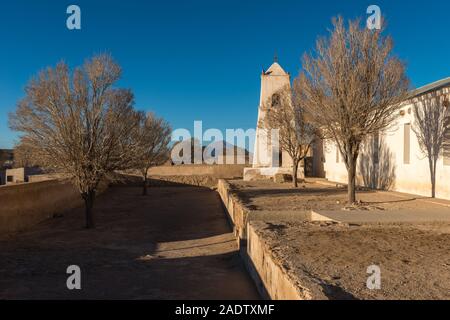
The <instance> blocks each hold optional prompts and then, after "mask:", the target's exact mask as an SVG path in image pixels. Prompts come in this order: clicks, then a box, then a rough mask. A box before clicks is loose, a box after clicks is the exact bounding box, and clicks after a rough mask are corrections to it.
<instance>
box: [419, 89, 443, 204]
mask: <svg viewBox="0 0 450 320" xmlns="http://www.w3.org/2000/svg"><path fill="white" fill-rule="evenodd" d="M413 102H414V104H413V110H414V117H415V121H414V124H413V126H412V128H413V131H414V133H415V134H416V136H417V140H418V142H419V146H420V149H421V151H422V152H423V153H424V154H425V156H426V157H427V158H428V165H429V168H430V179H431V197H432V198H435V197H436V163H437V161H438V159H439V156H440V153H441V149H442V146H443V144H444V138H445V133H446V132H447V130H450V122H449V113H448V107H449V97H448V96H445V95H443V94H440V93H438V92H437V91H434V92H432V93H429V94H426V95H423V96H420V97H417V98H414V99H413Z"/></svg>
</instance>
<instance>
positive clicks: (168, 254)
mask: <svg viewBox="0 0 450 320" xmlns="http://www.w3.org/2000/svg"><path fill="white" fill-rule="evenodd" d="M95 210H96V211H95V212H96V223H97V228H96V229H95V230H85V229H83V227H82V226H83V224H84V221H83V218H84V214H83V210H82V208H78V209H75V210H72V211H69V212H67V213H66V214H64V216H63V217H61V218H55V219H51V220H48V221H45V222H43V223H41V224H39V225H38V226H36V227H34V228H32V229H30V230H28V231H25V232H21V233H18V234H15V235H12V236H10V237H7V238H3V239H1V240H0V247H1V250H0V299H47V298H50V299H106V298H107V299H257V298H258V294H257V292H256V288H255V287H254V285H253V283H252V281H251V280H250V278H249V276H248V275H247V273H246V272H245V270H244V267H243V265H242V263H241V260H240V258H239V256H238V253H237V245H236V241H234V238H233V235H232V232H231V228H230V226H229V225H228V223H227V220H226V218H225V215H224V212H223V209H222V205H221V202H220V199H219V198H218V195H217V194H216V193H215V192H214V191H212V190H210V189H207V188H201V187H184V188H178V187H160V188H149V195H148V196H142V195H141V189H140V188H139V187H134V186H114V187H112V188H111V189H110V190H109V191H108V192H106V193H105V194H103V195H101V196H100V197H99V198H98V200H97V203H96V208H95ZM69 265H78V266H80V268H81V272H82V290H79V291H70V290H68V289H67V287H66V279H67V277H68V275H67V274H66V269H67V267H68V266H69Z"/></svg>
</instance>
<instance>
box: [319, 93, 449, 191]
mask: <svg viewBox="0 0 450 320" xmlns="http://www.w3.org/2000/svg"><path fill="white" fill-rule="evenodd" d="M444 90H445V91H444V92H445V93H446V94H448V93H450V88H447V89H444ZM412 108H413V106H412V105H411V104H408V105H405V106H404V107H403V108H401V110H403V112H404V115H402V116H400V117H399V118H398V120H397V121H396V124H395V125H393V127H392V128H390V129H389V130H387V131H386V132H384V133H383V134H381V135H380V137H381V138H380V142H381V143H383V144H384V148H385V149H384V152H381V153H382V154H380V162H379V165H378V166H374V163H373V158H372V157H371V156H370V154H369V153H370V152H368V151H367V145H368V144H367V143H366V146H365V149H364V150H363V152H362V153H361V155H360V157H359V159H358V166H357V168H358V178H357V180H358V181H357V182H358V184H359V185H364V186H368V185H367V181H370V179H367V177H368V176H372V177H373V176H374V175H373V174H372V175H370V174H367V172H372V173H374V172H375V173H378V177H381V176H383V175H382V174H380V172H381V171H382V170H381V169H380V168H383V166H384V168H386V167H387V168H390V169H391V170H385V172H389V173H388V174H386V175H384V176H387V177H386V178H388V179H391V180H392V181H393V183H392V185H391V186H390V187H389V188H388V189H390V190H394V191H399V192H405V193H411V194H417V195H422V196H430V195H431V182H430V170H429V166H428V159H427V158H426V156H425V155H424V154H423V153H422V152H421V150H420V147H419V143H418V141H417V137H416V135H415V133H414V132H413V130H412V129H411V134H410V163H409V164H405V163H404V159H403V155H404V154H403V153H404V125H405V124H407V123H411V125H413V123H414V112H413V109H412ZM381 148H383V147H381ZM324 153H325V163H324V168H325V175H326V178H327V179H328V180H330V181H336V182H340V183H347V170H346V168H345V164H344V162H343V158H342V155H339V158H340V159H339V160H340V161H339V162H336V146H335V144H334V143H333V142H330V141H327V142H326V146H325V150H324ZM383 154H384V156H383ZM369 159H370V160H369ZM362 163H365V164H366V166H364V168H369V170H366V169H363V166H362ZM364 177H365V179H364ZM375 180H378V181H379V180H384V181H385V180H386V179H375ZM436 197H437V198H441V199H450V165H444V161H443V156H441V157H440V158H439V160H438V163H437V173H436Z"/></svg>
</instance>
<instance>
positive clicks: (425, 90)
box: [411, 77, 450, 97]
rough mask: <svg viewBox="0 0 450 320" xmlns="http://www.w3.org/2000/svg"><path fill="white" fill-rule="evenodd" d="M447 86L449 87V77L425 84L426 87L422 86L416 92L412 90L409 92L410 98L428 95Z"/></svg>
mask: <svg viewBox="0 0 450 320" xmlns="http://www.w3.org/2000/svg"><path fill="white" fill-rule="evenodd" d="M448 86H450V77H449V78H445V79H442V80H439V81H436V82H433V83H430V84H427V85H426V86H423V87H420V88H418V89H416V90H413V91H412V92H411V97H417V96H420V95H422V94H425V93H429V92H431V91H435V90H439V89H441V88H444V87H448Z"/></svg>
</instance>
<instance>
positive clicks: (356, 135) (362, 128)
mask: <svg viewBox="0 0 450 320" xmlns="http://www.w3.org/2000/svg"><path fill="white" fill-rule="evenodd" d="M333 26H334V30H332V31H331V34H330V37H329V38H322V39H319V40H318V41H317V48H316V54H315V55H305V56H304V58H303V69H304V72H303V73H302V74H301V75H300V83H301V86H302V89H303V90H302V94H303V95H304V97H303V98H304V101H305V104H304V105H305V108H306V110H307V112H308V116H309V117H310V118H311V120H312V121H313V122H314V123H315V124H316V125H317V127H319V128H320V129H321V132H322V133H323V134H324V136H326V137H328V138H331V139H332V140H334V142H335V143H336V145H337V147H338V149H339V151H340V153H341V154H342V156H343V158H344V160H345V165H346V168H347V172H348V201H349V203H355V202H356V194H355V177H356V163H357V160H358V155H359V152H360V146H361V143H362V142H363V141H364V140H365V138H366V137H367V136H368V135H372V134H376V133H378V132H381V131H383V130H385V129H386V128H387V127H389V126H390V125H391V124H392V123H393V121H394V120H395V119H396V117H397V116H398V108H399V106H400V104H401V102H402V101H404V100H405V98H406V97H407V92H408V89H409V81H408V79H407V77H406V74H405V66H404V64H403V63H402V62H401V61H400V60H399V59H398V58H397V57H395V56H394V55H393V54H392V48H393V43H392V40H391V38H390V37H385V36H383V35H382V30H369V29H367V28H364V27H362V26H361V24H360V21H359V20H355V21H350V22H349V24H348V28H346V27H345V25H344V22H343V19H342V18H341V17H339V18H337V19H333Z"/></svg>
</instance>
